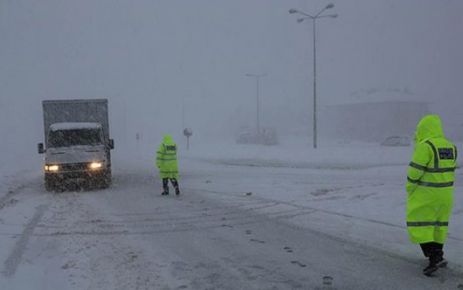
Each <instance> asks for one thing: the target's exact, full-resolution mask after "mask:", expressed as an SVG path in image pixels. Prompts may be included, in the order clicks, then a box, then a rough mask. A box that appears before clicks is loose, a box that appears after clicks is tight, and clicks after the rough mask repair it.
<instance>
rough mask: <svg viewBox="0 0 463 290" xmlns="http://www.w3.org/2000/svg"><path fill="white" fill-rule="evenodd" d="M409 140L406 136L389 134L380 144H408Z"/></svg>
mask: <svg viewBox="0 0 463 290" xmlns="http://www.w3.org/2000/svg"><path fill="white" fill-rule="evenodd" d="M410 144H411V140H410V137H408V136H389V137H387V138H386V139H384V141H383V142H381V145H382V146H410Z"/></svg>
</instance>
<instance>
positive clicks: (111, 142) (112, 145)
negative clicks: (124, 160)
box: [109, 139, 114, 149]
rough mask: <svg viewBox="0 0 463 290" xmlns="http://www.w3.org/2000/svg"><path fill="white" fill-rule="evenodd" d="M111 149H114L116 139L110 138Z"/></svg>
mask: <svg viewBox="0 0 463 290" xmlns="http://www.w3.org/2000/svg"><path fill="white" fill-rule="evenodd" d="M109 149H114V139H109Z"/></svg>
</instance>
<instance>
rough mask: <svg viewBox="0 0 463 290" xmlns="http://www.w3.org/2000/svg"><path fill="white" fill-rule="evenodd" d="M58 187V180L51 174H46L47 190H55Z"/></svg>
mask: <svg viewBox="0 0 463 290" xmlns="http://www.w3.org/2000/svg"><path fill="white" fill-rule="evenodd" d="M55 189H56V181H55V180H54V178H51V177H50V176H45V190H46V191H54V190H55Z"/></svg>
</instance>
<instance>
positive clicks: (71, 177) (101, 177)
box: [45, 169, 111, 190]
mask: <svg viewBox="0 0 463 290" xmlns="http://www.w3.org/2000/svg"><path fill="white" fill-rule="evenodd" d="M110 183H111V170H109V169H103V170H98V171H66V172H53V173H48V172H47V173H45V186H46V187H47V190H48V189H53V188H56V187H61V186H66V185H69V184H78V185H89V186H92V187H93V186H97V187H108V186H109V184H110Z"/></svg>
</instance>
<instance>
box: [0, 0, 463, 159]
mask: <svg viewBox="0 0 463 290" xmlns="http://www.w3.org/2000/svg"><path fill="white" fill-rule="evenodd" d="M332 2H333V3H334V4H335V8H334V9H333V10H332V12H333V13H337V14H339V17H338V18H336V19H331V18H327V19H320V20H319V21H318V22H317V80H318V82H317V92H318V96H319V106H320V108H321V111H322V112H323V108H324V107H325V106H327V105H332V104H339V103H346V102H347V103H348V102H350V100H351V97H352V95H355V93H356V92H359V91H364V90H371V89H374V90H379V91H386V92H387V91H390V90H402V91H407V92H410V95H412V96H413V99H414V100H419V101H423V102H427V103H429V105H430V111H431V112H435V113H438V114H440V115H441V116H442V118H443V120H444V125H448V127H449V129H448V130H446V131H447V132H448V134H449V135H450V136H451V137H453V138H456V139H461V138H462V137H461V135H462V133H461V131H462V130H463V127H462V124H463V114H461V113H460V108H461V105H462V104H463V101H462V98H461V95H460V93H461V91H463V82H462V79H461V76H462V75H463V58H462V57H461V51H463V40H462V38H461V28H462V27H463V18H462V17H461V15H460V14H461V11H463V2H462V1H458V0H447V1H443V0H442V1H435V0H405V1H380V0H349V1H332ZM327 3H328V2H327V1H302V0H299V1H279V0H252V1H250V0H234V1H215V0H195V1H172V0H165V1H151V0H137V1H121V0H117V1H116V0H98V1H95V0H79V1H63V0H54V1H53V0H42V1H25V0H0V106H1V107H0V122H1V124H2V125H0V130H1V131H0V133H1V136H2V138H1V139H0V146H1V148H2V149H3V152H4V155H6V156H7V157H6V159H7V160H12V159H13V158H16V157H17V158H22V159H25V160H27V159H28V158H29V159H30V158H36V159H38V158H39V157H38V155H37V154H36V149H35V146H36V143H38V142H41V141H43V128H42V115H41V114H42V112H41V101H42V100H46V99H72V98H108V99H109V102H110V115H111V116H110V117H111V131H112V135H113V137H114V139H115V140H116V147H119V149H123V148H127V147H131V146H133V145H134V144H135V142H136V141H135V139H136V138H135V136H136V134H137V133H138V134H139V135H140V136H142V140H143V142H145V143H146V145H147V146H152V147H153V154H154V148H155V146H156V145H157V144H155V143H156V142H158V141H159V140H160V138H161V136H162V134H164V133H171V134H173V135H174V137H175V138H177V139H179V138H180V137H181V132H182V127H183V124H182V123H184V125H185V126H187V127H191V128H192V129H193V132H194V136H193V138H195V140H198V141H199V140H219V139H221V140H223V139H229V140H230V141H233V136H234V134H236V132H237V131H239V130H240V128H243V127H254V126H255V119H256V118H255V114H256V113H255V112H256V99H255V82H254V80H253V79H252V78H249V77H246V76H245V75H246V74H247V73H253V74H260V73H266V74H267V76H266V77H264V78H262V83H261V95H260V96H261V104H262V105H261V113H262V116H261V117H262V118H261V123H262V125H263V126H268V127H275V128H276V129H277V130H278V132H279V134H280V135H281V136H287V135H297V136H301V137H302V138H306V140H307V144H309V140H310V138H311V137H310V134H311V127H312V123H311V122H312V121H311V120H312V78H313V74H312V73H313V62H312V53H313V51H312V45H313V43H312V24H311V21H306V22H303V23H300V24H298V23H297V22H296V19H297V16H295V15H290V14H289V13H288V10H289V9H290V8H298V9H301V10H303V11H305V12H307V13H317V11H319V10H320V9H321V8H322V7H324V6H326V4H327ZM330 13H331V11H330ZM384 100H385V101H387V97H385V99H384ZM182 111H183V112H184V117H183V118H182ZM182 119H183V121H182ZM321 119H322V120H323V121H322V122H324V123H322V125H323V126H329V120H326V119H325V120H324V119H323V116H321ZM458 129H461V130H460V131H458ZM326 138H328V136H326ZM5 149H6V150H5ZM31 156H33V157H31Z"/></svg>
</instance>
